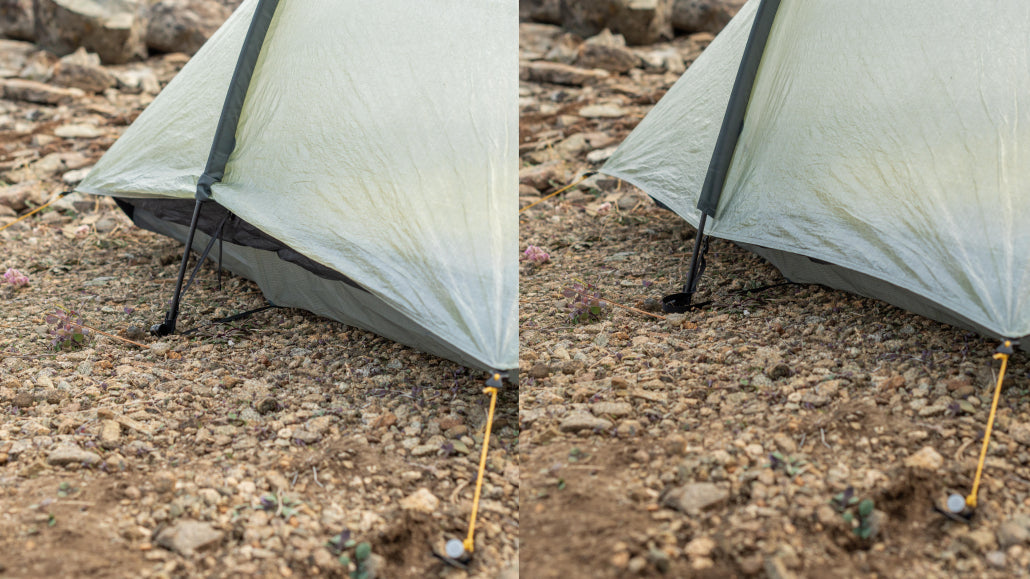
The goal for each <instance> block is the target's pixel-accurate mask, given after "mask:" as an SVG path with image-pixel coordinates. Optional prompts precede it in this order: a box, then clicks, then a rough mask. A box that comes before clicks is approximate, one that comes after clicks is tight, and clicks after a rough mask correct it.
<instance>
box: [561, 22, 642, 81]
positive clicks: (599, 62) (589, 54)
mask: <svg viewBox="0 0 1030 579" xmlns="http://www.w3.org/2000/svg"><path fill="white" fill-rule="evenodd" d="M639 64H640V58H639V57H638V56H637V55H636V54H634V53H633V51H632V50H629V49H628V48H626V40H625V38H623V37H622V35H621V34H612V33H611V32H610V31H608V30H603V31H601V33H600V34H598V35H597V36H593V37H591V38H588V39H587V41H586V42H584V43H583V44H582V45H580V47H579V53H578V55H577V57H576V65H577V66H582V67H584V68H600V69H604V70H608V71H611V72H615V73H624V72H629V71H630V69H633V68H635V67H636V66H638V65H639Z"/></svg>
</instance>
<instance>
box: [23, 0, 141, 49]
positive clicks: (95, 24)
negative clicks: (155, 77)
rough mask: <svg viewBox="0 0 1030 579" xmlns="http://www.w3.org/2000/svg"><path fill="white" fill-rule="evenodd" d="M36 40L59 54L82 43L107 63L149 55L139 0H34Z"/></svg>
mask: <svg viewBox="0 0 1030 579" xmlns="http://www.w3.org/2000/svg"><path fill="white" fill-rule="evenodd" d="M35 2H36V10H35V16H36V42H37V43H38V44H39V46H40V47H41V48H45V49H47V50H49V51H51V52H54V53H56V54H58V55H62V56H63V55H65V54H69V53H72V52H74V51H75V50H76V49H78V48H79V47H80V46H81V47H83V48H85V49H86V50H89V51H90V52H95V53H97V54H98V55H100V60H102V61H103V62H104V63H105V64H123V63H126V62H129V61H130V60H135V59H139V58H143V57H145V56H146V55H147V47H146V46H145V45H144V43H143V35H144V32H146V28H147V23H146V18H144V16H143V3H142V2H139V1H138V0H35Z"/></svg>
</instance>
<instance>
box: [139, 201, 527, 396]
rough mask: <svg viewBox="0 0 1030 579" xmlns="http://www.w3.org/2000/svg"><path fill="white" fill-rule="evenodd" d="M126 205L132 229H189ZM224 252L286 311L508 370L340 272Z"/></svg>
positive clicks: (259, 251)
mask: <svg viewBox="0 0 1030 579" xmlns="http://www.w3.org/2000/svg"><path fill="white" fill-rule="evenodd" d="M127 201H129V202H133V203H132V205H133V212H132V221H133V223H135V224H136V226H138V227H141V228H143V229H146V230H148V231H152V232H154V233H158V234H161V235H166V236H168V237H170V238H172V239H175V240H178V241H180V242H182V241H184V240H185V239H186V236H187V234H188V228H187V227H186V226H185V225H183V224H181V223H178V222H176V221H174V220H169V219H166V218H164V217H163V216H162V215H157V214H155V213H154V209H160V207H151V206H150V205H147V204H146V203H142V204H141V203H135V201H136V200H135V199H129V200H127ZM216 207H220V206H219V205H218V204H217V203H213V204H212V205H211V209H210V210H205V211H204V218H203V219H202V221H203V220H204V219H207V218H208V217H209V215H208V214H209V213H212V214H213V213H215V211H214V209H215V208H216ZM198 229H199V231H198V232H197V234H196V239H195V240H194V249H196V250H197V251H200V250H202V249H203V246H204V245H205V244H206V243H207V242H208V241H209V238H210V237H211V236H210V235H209V234H208V233H207V231H205V228H204V227H203V226H201V227H199V228H198ZM227 230H228V227H227ZM224 250H225V256H224V265H225V269H226V270H228V271H230V272H232V273H234V274H235V275H238V276H240V277H243V278H247V279H249V280H251V281H253V282H255V283H256V284H257V285H258V286H259V287H260V288H261V291H262V293H263V294H264V296H265V299H267V300H268V301H269V302H270V303H274V304H276V305H278V306H280V307H284V308H298V309H302V310H306V311H309V312H312V313H314V314H316V315H320V316H324V317H326V318H329V319H331V320H335V321H337V322H340V323H343V324H346V325H348V326H352V327H354V328H358V329H361V330H365V331H370V332H373V333H376V334H379V335H381V336H384V337H386V338H388V339H391V340H393V341H395V342H399V343H401V344H404V345H406V346H409V347H411V348H414V349H416V350H419V351H422V352H426V353H428V354H431V355H434V356H439V357H440V358H444V359H448V360H451V361H453V362H456V363H458V364H460V365H462V366H465V367H467V368H471V369H476V370H483V371H491V369H493V368H498V367H500V368H505V366H508V364H503V363H502V364H500V365H498V364H496V363H492V362H494V361H492V360H490V359H489V358H490V357H489V356H487V357H484V356H483V355H482V353H478V354H477V353H476V352H475V351H472V350H469V349H466V348H464V347H462V346H460V345H458V344H455V343H453V342H451V341H450V340H447V339H446V338H444V337H441V336H439V335H437V334H435V333H433V332H431V331H429V330H427V329H426V328H424V327H422V326H421V325H419V324H418V323H417V322H415V320H413V319H411V318H409V317H407V316H404V315H403V314H402V313H400V312H399V311H397V310H395V309H394V308H392V307H390V306H389V305H388V304H386V303H385V302H383V301H382V300H380V299H379V298H377V297H376V296H375V295H374V294H372V293H370V292H369V291H367V290H365V289H364V288H361V287H359V286H356V285H355V284H354V282H353V281H351V280H349V279H348V278H345V277H344V276H340V275H339V274H337V275H338V277H335V278H329V277H326V276H324V275H320V274H318V273H315V272H313V271H311V270H309V269H307V268H306V267H304V266H302V265H301V264H299V263H297V262H296V261H294V260H293V259H291V258H289V256H287V257H284V256H283V255H282V253H283V252H282V251H281V250H276V249H264V248H259V247H253V246H249V245H240V244H238V243H236V242H234V241H233V240H231V239H229V235H228V233H227V235H226V239H225V242H224ZM517 369H518V365H517V362H515V361H513V362H512V367H511V368H506V370H507V372H508V374H509V376H511V375H516V374H517Z"/></svg>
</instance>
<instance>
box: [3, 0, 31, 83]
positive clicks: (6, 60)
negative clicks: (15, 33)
mask: <svg viewBox="0 0 1030 579" xmlns="http://www.w3.org/2000/svg"><path fill="white" fill-rule="evenodd" d="M2 1H3V0H0V2H2ZM0 18H2V16H0ZM35 51H36V46H35V45H34V44H31V43H29V42H21V41H20V40H4V39H2V38H0V78H9V77H12V76H18V74H19V73H20V72H21V69H22V68H24V67H25V63H26V62H28V59H29V55H30V54H32V53H33V52H35Z"/></svg>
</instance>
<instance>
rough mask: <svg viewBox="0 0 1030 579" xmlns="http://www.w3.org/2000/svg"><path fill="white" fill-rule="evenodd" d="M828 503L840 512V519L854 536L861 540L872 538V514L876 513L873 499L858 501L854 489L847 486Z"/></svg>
mask: <svg viewBox="0 0 1030 579" xmlns="http://www.w3.org/2000/svg"><path fill="white" fill-rule="evenodd" d="M830 502H831V503H834V504H835V506H836V507H837V510H838V511H840V512H841V517H842V518H843V519H844V522H845V523H847V524H848V526H849V527H851V531H852V532H853V533H855V536H857V537H858V538H859V539H863V540H865V539H869V538H870V537H872V536H873V530H874V527H873V513H874V512H875V511H876V505H875V504H874V503H873V499H862V500H859V499H858V497H856V496H855V489H854V488H853V487H850V486H849V487H848V488H846V489H844V490H843V491H842V492H839V493H837V494H836V495H834V497H833V499H831V500H830Z"/></svg>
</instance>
